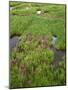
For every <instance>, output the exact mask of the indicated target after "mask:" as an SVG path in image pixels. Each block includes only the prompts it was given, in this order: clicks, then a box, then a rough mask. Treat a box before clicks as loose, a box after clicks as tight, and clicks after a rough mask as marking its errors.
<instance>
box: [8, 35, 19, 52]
mask: <svg viewBox="0 0 68 90" xmlns="http://www.w3.org/2000/svg"><path fill="white" fill-rule="evenodd" d="M18 41H19V37H18V36H14V37H12V38H10V41H9V43H10V51H11V50H12V49H13V48H15V47H16V45H17V43H18Z"/></svg>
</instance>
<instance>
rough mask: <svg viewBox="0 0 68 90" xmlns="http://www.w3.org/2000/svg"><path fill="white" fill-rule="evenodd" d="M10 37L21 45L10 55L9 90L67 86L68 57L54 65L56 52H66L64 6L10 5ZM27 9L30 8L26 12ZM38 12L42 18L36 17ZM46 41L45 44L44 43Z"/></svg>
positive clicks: (16, 3) (20, 3)
mask: <svg viewBox="0 0 68 90" xmlns="http://www.w3.org/2000/svg"><path fill="white" fill-rule="evenodd" d="M10 6H13V7H14V9H12V10H10V37H13V36H19V42H18V44H17V46H16V48H14V49H13V50H12V51H11V52H10V62H11V65H10V87H11V88H17V87H36V86H51V85H65V57H63V58H62V60H60V61H61V62H59V64H58V67H57V68H55V66H54V65H53V61H54V52H53V51H52V50H50V49H49V48H50V47H51V46H52V35H53V34H55V35H56V36H57V41H56V45H55V48H56V49H58V50H65V48H66V45H65V33H66V32H65V5H54V4H38V3H37V4H36V3H35V4H33V3H22V2H10ZM26 7H29V9H28V10H26ZM37 10H41V11H42V14H41V15H37ZM42 40H43V42H42Z"/></svg>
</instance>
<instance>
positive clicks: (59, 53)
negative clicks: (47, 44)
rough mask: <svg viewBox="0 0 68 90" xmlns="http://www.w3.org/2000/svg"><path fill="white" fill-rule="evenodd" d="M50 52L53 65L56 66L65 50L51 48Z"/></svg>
mask: <svg viewBox="0 0 68 90" xmlns="http://www.w3.org/2000/svg"><path fill="white" fill-rule="evenodd" d="M51 50H52V51H53V52H54V62H53V64H54V65H55V66H57V65H58V64H59V62H60V61H62V60H63V59H62V58H63V56H64V55H65V54H66V51H65V50H63V51H62V50H57V49H56V48H55V47H52V48H51Z"/></svg>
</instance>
